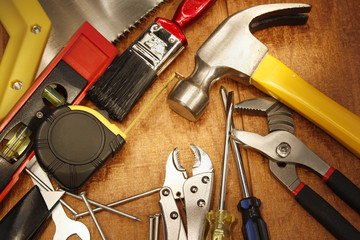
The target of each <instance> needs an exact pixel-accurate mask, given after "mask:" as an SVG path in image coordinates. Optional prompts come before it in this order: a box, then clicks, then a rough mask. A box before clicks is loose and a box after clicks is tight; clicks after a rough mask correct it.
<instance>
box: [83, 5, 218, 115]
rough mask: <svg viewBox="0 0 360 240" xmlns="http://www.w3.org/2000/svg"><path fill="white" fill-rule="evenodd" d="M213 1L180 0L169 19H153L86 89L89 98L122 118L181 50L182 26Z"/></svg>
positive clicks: (184, 44) (183, 36) (183, 46)
mask: <svg viewBox="0 0 360 240" xmlns="http://www.w3.org/2000/svg"><path fill="white" fill-rule="evenodd" d="M215 1H216V0H184V1H182V3H181V4H180V6H179V7H178V9H177V11H176V13H175V16H174V18H173V19H172V20H171V21H170V20H167V19H164V18H157V19H156V20H155V22H154V23H152V24H151V25H150V26H149V27H148V28H147V29H146V30H145V32H143V33H142V34H141V35H140V37H138V38H137V39H136V40H135V41H134V42H133V43H132V44H131V46H130V47H129V48H128V49H127V50H126V51H125V52H124V53H122V55H120V56H119V57H117V58H116V59H115V60H114V62H113V63H112V64H111V66H110V67H109V69H108V70H107V71H106V72H105V73H104V74H103V75H102V76H101V77H100V78H99V80H98V81H97V82H96V83H95V84H94V85H93V86H92V87H91V88H90V90H89V92H88V96H89V98H90V99H91V100H92V101H93V102H94V103H95V104H96V105H97V106H98V107H99V108H101V109H105V110H106V111H107V112H108V113H109V114H110V117H111V118H113V119H114V120H117V121H122V120H123V119H124V118H125V117H126V116H127V114H128V113H129V112H130V110H131V109H132V108H133V106H134V105H135V104H136V102H137V101H138V100H139V99H140V97H141V96H142V95H143V94H144V93H145V91H146V90H147V89H148V88H149V87H150V86H151V84H152V83H153V82H154V81H155V79H156V78H157V77H158V75H159V74H160V73H162V72H163V71H164V70H165V68H166V67H167V66H168V65H169V64H170V63H171V62H172V61H173V60H174V59H175V58H176V57H177V56H178V55H179V54H180V53H181V52H182V51H183V50H184V48H185V47H186V46H187V40H186V37H185V35H184V33H183V28H185V27H186V26H188V25H189V24H190V23H192V22H194V21H195V20H196V19H197V18H199V17H200V16H201V15H202V14H203V13H204V12H206V11H207V10H208V9H209V8H210V7H211V6H212V4H213V3H214V2H215Z"/></svg>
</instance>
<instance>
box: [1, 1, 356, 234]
mask: <svg viewBox="0 0 360 240" xmlns="http://www.w3.org/2000/svg"><path fill="white" fill-rule="evenodd" d="M275 2H276V3H277V2H293V1H288V0H282V1H274V0H273V1H266V0H256V1H249V0H241V1H240V0H218V1H217V2H216V3H215V5H214V6H213V7H212V8H211V9H210V10H209V12H207V13H206V14H205V15H204V16H203V17H202V18H201V19H199V20H198V21H197V22H196V23H195V24H193V25H191V26H189V27H188V28H187V29H186V30H185V35H186V36H187V38H188V42H189V46H188V48H187V49H186V50H185V51H184V52H183V53H182V54H181V55H180V56H179V57H178V59H176V61H175V62H174V63H173V64H172V65H171V66H170V67H169V68H168V69H167V70H166V71H165V72H163V74H162V75H161V76H160V77H159V79H158V80H157V81H156V82H155V83H154V84H153V86H152V87H151V88H150V90H149V91H148V92H147V93H146V94H145V95H144V97H143V98H142V99H141V100H140V102H139V103H138V104H137V106H136V107H135V108H134V109H133V111H132V112H131V113H130V115H129V116H128V117H127V119H126V120H125V121H124V122H123V123H117V124H118V126H119V127H120V128H121V129H122V130H125V129H126V128H127V126H129V124H130V123H131V122H132V120H134V119H135V117H136V116H137V115H138V113H139V112H140V111H141V109H142V108H143V107H144V106H145V105H146V103H147V102H148V101H149V100H150V99H151V98H152V97H153V96H154V95H155V94H156V92H157V91H158V90H159V89H160V88H161V87H162V85H163V84H164V83H165V81H166V80H167V79H169V77H170V76H171V74H172V73H173V72H175V71H177V72H180V73H181V74H183V75H184V76H188V75H189V74H190V73H191V72H192V70H193V67H194V55H195V53H196V51H197V49H198V48H199V47H200V46H201V44H202V43H203V42H204V41H205V40H206V39H207V37H208V36H209V35H210V34H211V32H213V31H214V30H215V28H216V27H217V26H218V25H219V24H220V23H221V22H222V21H223V20H224V19H225V18H226V17H228V16H229V15H230V14H233V13H235V12H237V11H240V10H242V9H245V8H247V7H251V6H255V5H259V4H265V3H275ZM303 2H305V3H310V4H312V5H313V8H312V11H311V13H310V14H309V15H310V18H309V21H308V24H307V25H304V26H295V27H288V26H285V27H275V28H271V29H265V30H262V31H260V32H257V33H255V36H256V37H257V38H258V39H259V40H260V41H262V42H263V43H265V44H266V46H268V48H269V53H270V54H271V55H272V56H274V57H276V58H277V59H279V60H280V61H282V62H283V63H284V64H286V65H287V66H288V67H290V68H291V69H292V70H293V71H295V72H296V73H297V74H298V75H299V76H301V77H302V78H303V79H305V80H306V81H308V82H309V83H310V84H312V85H313V86H314V87H316V88H318V89H319V90H321V91H322V92H323V93H325V94H326V95H328V96H329V97H331V98H332V99H334V100H335V101H337V102H338V103H340V104H341V105H343V106H344V107H346V108H347V109H349V110H350V111H352V112H354V113H355V114H357V115H360V94H359V90H360V81H359V75H360V70H359V69H360V54H359V53H360V21H359V19H358V13H359V12H360V5H359V4H358V1H345V0H317V1H315V0H304V1H303ZM179 3H180V0H173V1H169V2H168V3H166V4H164V5H163V6H161V8H160V9H159V10H158V11H157V12H156V13H155V14H154V15H152V16H151V17H149V18H148V20H146V21H144V23H143V24H141V25H139V27H138V28H137V29H136V30H134V31H133V32H132V33H130V34H129V35H128V37H127V38H126V39H123V40H122V41H120V43H119V44H118V47H119V49H120V51H121V52H122V51H123V50H124V49H126V47H127V46H129V45H130V43H131V42H132V41H133V40H134V39H135V38H136V37H137V36H138V35H139V34H140V33H141V32H142V31H144V29H145V28H146V27H147V26H148V25H149V24H150V23H151V22H152V21H153V20H154V18H155V17H156V16H161V17H164V18H168V19H171V18H172V15H173V14H174V12H175V9H176V8H177V6H178V4H179ZM239 44H241V43H239ZM174 84H175V81H173V82H172V83H171V84H170V86H169V87H168V88H167V89H166V90H165V92H164V93H163V94H162V95H160V97H159V98H158V100H157V101H156V102H155V103H154V104H153V106H152V107H151V108H150V109H149V110H148V112H147V113H146V114H145V115H144V116H143V118H142V119H141V120H140V122H138V123H137V124H136V125H135V126H134V128H133V129H132V130H131V131H130V132H129V134H128V138H127V143H126V145H125V146H124V148H123V149H122V151H121V152H120V153H119V154H117V155H116V156H115V157H114V158H113V159H110V160H109V161H108V162H107V163H106V164H105V165H104V166H103V167H102V168H101V170H99V171H98V172H97V173H96V174H95V175H94V176H93V177H92V178H91V180H90V181H89V182H88V183H87V184H86V185H85V186H84V187H83V189H82V190H84V191H86V192H87V196H88V198H90V199H93V200H97V201H99V202H101V203H110V202H113V201H117V200H120V199H123V198H125V197H128V196H132V195H135V194H138V193H142V192H145V191H148V190H151V189H154V188H158V187H161V186H162V184H163V182H164V178H165V163H166V160H167V158H168V155H169V153H170V152H171V151H172V150H173V149H174V148H175V147H178V148H179V149H180V161H181V163H182V165H183V166H184V167H185V168H186V169H188V173H189V175H191V167H192V165H193V163H194V157H193V155H192V152H191V150H190V148H189V146H190V144H191V143H193V144H195V145H197V146H199V147H201V148H202V149H204V150H205V151H206V152H207V153H208V155H209V156H210V158H211V160H212V162H213V165H214V169H215V183H214V191H213V199H212V201H213V203H212V209H215V208H216V207H217V204H218V195H219V187H220V178H221V162H222V155H223V144H224V128H225V116H224V113H223V107H222V102H221V99H220V95H219V88H220V86H221V85H223V86H225V87H226V88H227V90H228V91H234V92H235V103H236V102H239V101H241V100H245V99H249V98H253V97H258V96H263V95H264V94H262V93H261V92H260V91H259V90H257V89H256V88H254V87H252V86H250V87H247V86H244V85H241V84H239V83H236V82H235V81H233V80H230V79H223V80H221V81H218V82H217V83H215V84H214V85H213V86H212V88H211V93H210V98H211V102H210V105H209V106H208V108H207V109H206V112H205V114H204V115H203V116H202V118H201V119H200V120H199V121H197V122H189V121H187V120H185V119H183V118H182V117H180V116H178V115H177V114H176V113H174V112H173V111H171V110H170V109H169V107H168V106H167V104H166V97H167V95H168V93H169V91H170V90H171V88H172V87H173V86H174ZM82 104H84V105H87V106H92V107H93V105H92V103H91V102H90V101H89V100H84V101H83V103H82ZM294 120H295V131H296V136H297V137H298V138H299V139H300V140H302V141H303V142H304V143H305V144H306V145H307V146H308V147H309V148H310V149H312V150H313V151H314V152H315V153H316V154H318V155H319V156H320V157H321V158H322V159H324V160H325V161H326V162H328V163H329V164H330V165H332V166H334V167H335V168H337V169H339V170H340V171H341V172H342V173H344V175H346V176H347V177H348V178H349V179H350V180H352V181H353V182H354V183H355V184H356V185H357V186H360V174H359V173H360V159H359V158H357V157H356V156H355V155H353V154H352V153H350V152H349V151H348V150H346V149H345V148H344V147H343V146H342V145H340V144H339V143H338V142H336V141H335V140H334V139H333V138H331V137H330V136H329V135H327V134H325V133H324V132H323V131H322V130H320V129H319V128H318V127H316V126H315V125H314V124H312V123H310V122H309V121H307V120H306V119H304V118H303V117H301V116H300V115H298V114H297V113H296V112H294ZM235 125H236V127H237V128H240V129H245V130H248V131H254V132H258V133H260V134H262V135H265V134H266V133H267V131H268V129H267V123H266V119H265V118H262V117H254V116H244V115H243V116H235ZM241 153H242V156H243V159H244V162H245V163H244V164H245V168H246V172H247V177H248V182H249V185H250V187H251V191H252V193H253V195H254V196H256V197H258V198H260V199H261V200H262V208H261V212H262V215H263V218H264V220H265V221H266V223H267V225H268V229H269V234H270V237H271V239H334V237H333V236H332V235H331V234H330V233H329V232H327V231H326V230H325V229H324V228H323V227H322V226H321V225H320V224H319V223H318V222H317V221H316V220H314V219H313V218H312V217H311V216H310V215H309V214H308V213H307V212H306V211H305V210H304V209H303V208H302V207H301V206H300V205H299V204H297V202H296V201H295V200H294V199H293V197H292V196H291V195H290V193H289V192H288V191H287V190H286V189H285V188H284V187H283V186H282V185H281V184H280V183H279V182H278V181H277V180H276V179H275V178H274V177H273V176H272V175H271V174H270V171H269V166H268V160H267V159H265V158H264V157H262V156H260V155H259V154H257V153H256V152H254V151H246V150H243V149H242V150H241ZM298 175H299V177H300V179H301V180H302V181H304V182H305V183H306V184H308V185H309V186H311V187H312V188H313V189H314V190H315V191H316V192H318V193H319V194H320V195H321V196H322V197H323V198H325V199H326V200H327V201H328V202H329V203H330V204H331V205H333V206H334V207H335V208H336V209H337V210H338V211H339V212H340V213H341V214H342V215H343V216H344V217H345V218H347V219H348V220H349V221H350V222H351V223H352V224H353V225H354V226H355V227H356V228H357V229H360V217H359V215H358V214H357V213H356V212H355V211H353V210H352V209H351V208H350V207H348V206H347V205H346V204H345V203H344V202H343V201H342V200H341V199H340V198H339V197H337V196H336V195H335V194H334V193H333V192H332V191H331V190H330V189H329V188H328V187H327V186H326V184H324V183H323V182H322V180H321V179H320V178H319V177H318V176H317V175H315V173H313V172H311V171H309V170H308V169H304V168H298ZM32 186H33V184H32V181H31V180H30V177H29V176H28V175H27V174H26V173H23V174H22V175H21V179H20V180H19V182H18V183H17V184H16V186H15V187H14V188H13V189H12V191H11V192H10V193H9V194H8V195H7V196H6V198H5V199H4V200H3V201H2V202H1V203H0V209H1V212H0V218H2V217H3V216H4V215H5V214H6V213H7V212H8V211H9V210H10V209H11V208H12V207H13V206H14V205H15V203H16V202H17V201H18V200H19V199H20V198H21V197H22V196H23V195H24V194H25V193H26V192H27V191H28V190H29V189H30V188H31V187H32ZM241 198H242V193H241V189H240V183H239V177H238V172H237V168H236V164H235V160H234V158H233V155H232V154H231V155H230V160H229V171H228V183H227V195H226V209H228V210H229V211H230V212H232V213H234V214H235V215H236V218H237V222H236V223H235V224H234V226H233V239H235V240H237V239H243V236H242V234H241V214H240V213H239V212H237V210H236V205H237V203H238V201H239V199H241ZM65 200H66V201H67V202H68V203H69V204H70V205H72V206H73V207H74V208H75V209H76V210H77V211H79V212H80V211H83V210H85V205H84V204H83V202H81V201H79V200H75V199H73V198H71V197H65ZM158 201H159V195H158V194H154V195H151V196H148V197H145V198H142V199H139V200H136V201H133V202H130V203H127V204H124V205H122V206H119V207H117V208H118V209H119V210H122V211H124V212H127V213H130V214H132V215H135V216H137V217H139V218H141V219H142V220H143V221H142V222H135V221H132V220H129V219H127V218H124V217H121V216H118V215H114V214H112V213H109V212H101V213H99V214H96V216H97V219H98V221H99V223H100V225H101V227H102V229H103V231H104V233H105V235H106V236H107V238H108V239H147V238H148V224H149V222H148V216H149V215H153V214H155V213H160V208H159V206H158ZM68 213H69V214H68V215H69V217H71V215H70V212H68ZM80 221H81V222H83V223H84V224H86V226H87V227H88V228H89V230H90V233H91V238H92V239H100V236H99V233H98V232H97V230H96V227H95V225H94V223H93V222H92V219H91V218H90V217H84V218H83V219H80ZM54 232H55V225H54V223H53V222H52V221H51V220H48V222H47V223H46V224H45V226H44V227H43V228H42V230H41V232H40V235H39V239H52V236H53V234H54ZM162 232H163V231H162V225H161V228H160V239H163V234H162ZM71 239H78V238H77V237H71Z"/></svg>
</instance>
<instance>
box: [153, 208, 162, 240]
mask: <svg viewBox="0 0 360 240" xmlns="http://www.w3.org/2000/svg"><path fill="white" fill-rule="evenodd" d="M160 216H161V215H160V214H158V213H157V214H155V215H154V217H155V231H154V240H158V239H159V223H160Z"/></svg>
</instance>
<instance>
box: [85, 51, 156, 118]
mask: <svg viewBox="0 0 360 240" xmlns="http://www.w3.org/2000/svg"><path fill="white" fill-rule="evenodd" d="M156 78H157V75H156V73H155V71H154V70H153V69H152V68H151V67H150V66H148V65H147V64H146V62H145V60H144V59H142V58H140V57H139V56H138V55H137V54H136V53H134V52H133V51H131V49H130V48H128V49H127V50H126V51H125V52H124V53H123V54H121V55H120V56H118V57H116V58H115V60H114V61H113V62H112V63H111V65H110V67H109V68H108V69H107V70H106V71H105V72H104V74H103V75H102V76H101V77H100V78H99V79H98V80H97V81H96V82H95V83H94V85H93V86H92V87H91V88H90V89H89V91H88V92H87V94H88V97H89V98H90V100H91V101H93V102H94V104H95V105H96V106H97V107H99V108H100V109H105V110H106V111H107V112H108V113H109V115H110V117H111V118H112V119H114V120H116V121H119V122H121V121H123V120H124V119H125V117H126V116H127V114H128V113H129V112H130V110H131V109H132V108H133V106H134V105H135V104H136V103H137V101H138V100H139V99H140V97H141V96H142V95H143V94H144V93H145V91H146V90H147V89H148V88H149V87H150V86H151V84H152V83H153V82H154V80H155V79H156Z"/></svg>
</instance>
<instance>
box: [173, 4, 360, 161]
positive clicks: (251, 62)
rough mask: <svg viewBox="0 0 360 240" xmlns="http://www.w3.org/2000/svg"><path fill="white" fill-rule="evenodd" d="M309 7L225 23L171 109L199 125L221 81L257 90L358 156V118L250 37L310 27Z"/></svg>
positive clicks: (279, 7)
mask: <svg viewBox="0 0 360 240" xmlns="http://www.w3.org/2000/svg"><path fill="white" fill-rule="evenodd" d="M310 10H311V5H308V4H301V3H279V4H265V5H258V6H254V7H251V8H248V9H245V10H243V11H240V12H237V13H235V14H233V15H231V16H229V17H228V18H227V19H225V20H224V21H223V22H222V23H221V24H220V25H219V26H218V28H217V29H216V30H215V31H214V32H213V33H212V34H211V36H210V37H209V38H208V39H207V40H206V41H205V42H204V44H203V45H202V46H201V47H200V48H199V50H198V51H197V53H196V55H195V61H196V65H195V68H194V71H193V73H192V74H191V75H190V76H189V77H187V78H186V79H184V80H181V81H179V82H178V83H177V84H176V85H175V87H174V88H173V89H172V91H171V92H170V93H169V96H168V103H169V106H170V107H171V108H172V109H173V110H174V111H175V112H177V113H178V114H180V115H181V116H183V117H185V118H187V119H189V120H191V121H196V120H197V119H198V118H199V117H200V116H201V115H202V113H203V112H204V110H205V108H206V106H207V105H208V104H209V101H210V99H209V92H210V88H211V86H212V85H213V84H214V83H215V82H216V81H217V80H219V79H221V78H223V77H230V78H232V79H234V80H236V81H238V82H241V83H245V84H246V85H250V84H251V85H253V86H255V87H256V88H258V89H259V90H261V91H263V92H264V93H266V94H268V95H270V96H272V97H274V98H276V99H278V100H279V101H281V102H282V103H284V104H286V105H287V106H289V107H291V108H292V109H294V110H295V111H297V112H298V113H300V114H302V115H303V116H304V117H306V118H307V119H309V120H310V121H312V122H313V123H314V124H316V125H318V126H319V127H320V128H322V129H323V130H324V131H326V132H327V133H329V134H330V135H331V136H332V137H334V138H335V139H336V140H338V141H339V143H341V144H343V145H344V146H345V147H346V148H347V149H349V150H350V151H352V152H353V153H354V154H355V155H357V156H359V157H360V116H357V115H355V114H354V113H352V112H350V111H349V110H347V109H345V108H344V107H343V106H341V105H340V104H338V103H336V102H335V101H334V100H332V99H330V98H329V97H327V96H326V95H324V94H323V93H321V92H320V91H319V90H317V89H315V88H314V87H313V86H311V85H310V84H309V83H307V82H306V81H304V80H303V79H302V78H301V77H300V76H298V75H297V74H296V73H295V72H293V71H292V70H291V69H289V68H288V67H287V66H285V65H284V64H283V63H281V62H280V61H279V60H277V59H276V58H274V57H272V56H271V55H270V54H269V53H268V48H267V47H266V46H265V45H264V44H263V43H261V42H260V41H259V40H257V39H256V38H255V37H254V36H253V34H252V32H254V31H257V30H259V29H263V28H266V27H272V26H277V25H300V24H305V23H306V22H307V19H308V16H307V15H305V14H303V13H307V12H310Z"/></svg>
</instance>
